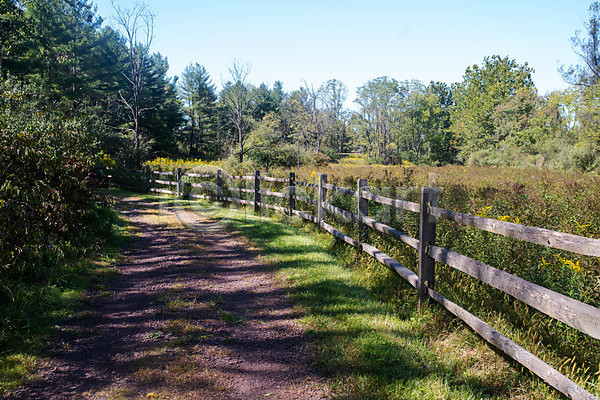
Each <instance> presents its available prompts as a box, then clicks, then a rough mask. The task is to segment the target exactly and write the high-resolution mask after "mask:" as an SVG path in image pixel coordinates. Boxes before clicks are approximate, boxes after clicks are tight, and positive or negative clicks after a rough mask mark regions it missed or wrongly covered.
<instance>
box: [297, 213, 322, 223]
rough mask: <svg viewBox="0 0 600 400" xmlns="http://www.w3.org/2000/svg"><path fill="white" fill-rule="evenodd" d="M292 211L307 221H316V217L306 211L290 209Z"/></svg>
mask: <svg viewBox="0 0 600 400" xmlns="http://www.w3.org/2000/svg"><path fill="white" fill-rule="evenodd" d="M292 213H294V214H296V215H297V216H299V217H301V218H304V219H306V220H308V221H311V222H314V223H315V224H316V223H317V217H315V216H314V215H310V214H308V213H305V212H302V211H299V210H292Z"/></svg>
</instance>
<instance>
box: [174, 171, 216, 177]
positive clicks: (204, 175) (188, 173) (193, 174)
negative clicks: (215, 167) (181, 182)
mask: <svg viewBox="0 0 600 400" xmlns="http://www.w3.org/2000/svg"><path fill="white" fill-rule="evenodd" d="M181 176H190V177H192V178H216V177H217V175H212V174H196V173H193V172H186V173H184V174H181Z"/></svg>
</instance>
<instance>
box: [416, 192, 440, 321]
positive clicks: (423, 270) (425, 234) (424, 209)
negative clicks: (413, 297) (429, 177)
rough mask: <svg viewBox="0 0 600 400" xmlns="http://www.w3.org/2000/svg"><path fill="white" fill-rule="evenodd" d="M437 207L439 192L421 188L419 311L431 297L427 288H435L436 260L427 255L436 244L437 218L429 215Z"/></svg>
mask: <svg viewBox="0 0 600 400" xmlns="http://www.w3.org/2000/svg"><path fill="white" fill-rule="evenodd" d="M436 206H437V191H436V190H435V189H432V188H428V187H422V188H421V210H420V214H419V273H418V276H419V288H418V289H419V311H422V310H423V306H424V305H425V301H426V299H427V298H428V297H429V292H428V290H427V288H428V287H429V288H431V289H433V288H434V284H435V260H434V259H433V258H431V257H430V256H429V254H427V248H428V247H429V246H431V245H433V244H435V217H434V216H432V215H430V214H429V208H430V207H436Z"/></svg>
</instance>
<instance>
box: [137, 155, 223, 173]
mask: <svg viewBox="0 0 600 400" xmlns="http://www.w3.org/2000/svg"><path fill="white" fill-rule="evenodd" d="M143 166H144V167H146V166H147V167H150V169H152V170H153V171H169V172H173V171H176V170H177V168H181V170H182V171H183V172H187V171H189V172H199V171H204V170H207V169H209V170H210V169H214V168H216V167H220V166H221V162H219V161H202V160H201V159H199V158H196V159H194V158H192V159H187V160H184V159H181V158H180V159H177V160H175V159H170V158H165V157H158V158H155V159H154V160H149V161H146V162H144V165H143Z"/></svg>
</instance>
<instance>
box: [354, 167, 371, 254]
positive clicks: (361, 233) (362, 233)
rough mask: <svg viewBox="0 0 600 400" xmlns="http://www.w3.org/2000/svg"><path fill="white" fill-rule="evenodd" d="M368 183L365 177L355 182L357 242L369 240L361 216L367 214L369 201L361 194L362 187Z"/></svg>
mask: <svg viewBox="0 0 600 400" xmlns="http://www.w3.org/2000/svg"><path fill="white" fill-rule="evenodd" d="M367 185H368V183H367V180H366V179H361V178H359V179H358V182H357V184H356V199H357V202H358V203H357V207H356V208H357V210H358V243H366V242H368V241H369V236H368V234H369V231H368V229H367V227H366V226H365V225H364V224H363V217H366V216H367V215H368V214H369V201H368V200H367V199H365V198H363V197H362V196H361V194H362V191H363V188H365V187H367Z"/></svg>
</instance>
